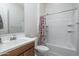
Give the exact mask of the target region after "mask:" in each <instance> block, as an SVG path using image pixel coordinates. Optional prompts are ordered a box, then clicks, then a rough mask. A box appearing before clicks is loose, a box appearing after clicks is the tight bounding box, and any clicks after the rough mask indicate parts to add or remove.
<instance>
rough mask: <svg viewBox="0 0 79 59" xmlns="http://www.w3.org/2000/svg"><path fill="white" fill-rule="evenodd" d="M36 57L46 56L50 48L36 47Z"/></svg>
mask: <svg viewBox="0 0 79 59" xmlns="http://www.w3.org/2000/svg"><path fill="white" fill-rule="evenodd" d="M35 49H36V55H38V56H44V55H47V52H48V51H49V48H48V47H46V46H43V45H38V46H36V48H35Z"/></svg>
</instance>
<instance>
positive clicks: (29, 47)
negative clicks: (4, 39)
mask: <svg viewBox="0 0 79 59" xmlns="http://www.w3.org/2000/svg"><path fill="white" fill-rule="evenodd" d="M34 45H35V44H34V42H31V43H28V44H25V45H22V46H20V47H19V48H16V49H14V50H12V51H9V52H7V53H5V54H3V55H2V56H34V55H35V52H34Z"/></svg>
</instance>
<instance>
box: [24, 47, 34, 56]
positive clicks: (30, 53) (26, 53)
mask: <svg viewBox="0 0 79 59" xmlns="http://www.w3.org/2000/svg"><path fill="white" fill-rule="evenodd" d="M34 55H35V52H34V47H33V48H31V49H29V50H28V51H26V52H25V53H24V56H34Z"/></svg>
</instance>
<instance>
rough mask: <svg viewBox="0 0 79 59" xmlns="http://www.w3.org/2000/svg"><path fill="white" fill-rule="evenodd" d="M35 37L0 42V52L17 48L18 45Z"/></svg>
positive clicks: (26, 42)
mask: <svg viewBox="0 0 79 59" xmlns="http://www.w3.org/2000/svg"><path fill="white" fill-rule="evenodd" d="M35 39H36V38H27V37H23V38H17V39H16V40H11V41H7V42H5V43H2V44H0V54H1V53H3V52H6V51H9V50H11V49H15V48H18V47H19V46H21V45H23V44H28V43H30V42H32V41H34V40H35Z"/></svg>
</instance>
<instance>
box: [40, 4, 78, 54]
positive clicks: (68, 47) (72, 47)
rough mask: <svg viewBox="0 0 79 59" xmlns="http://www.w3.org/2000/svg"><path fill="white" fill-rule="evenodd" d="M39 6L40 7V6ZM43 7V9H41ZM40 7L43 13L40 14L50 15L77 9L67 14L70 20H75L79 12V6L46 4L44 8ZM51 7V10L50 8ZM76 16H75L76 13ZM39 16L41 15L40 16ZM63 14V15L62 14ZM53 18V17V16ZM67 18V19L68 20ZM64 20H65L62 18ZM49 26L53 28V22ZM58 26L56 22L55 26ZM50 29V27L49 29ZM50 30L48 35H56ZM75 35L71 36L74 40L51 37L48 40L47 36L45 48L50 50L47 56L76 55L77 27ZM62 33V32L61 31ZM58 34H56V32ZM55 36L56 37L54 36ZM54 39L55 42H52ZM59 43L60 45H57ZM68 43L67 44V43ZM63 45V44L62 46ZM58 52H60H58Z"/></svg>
mask: <svg viewBox="0 0 79 59" xmlns="http://www.w3.org/2000/svg"><path fill="white" fill-rule="evenodd" d="M40 6H41V5H40ZM43 7H44V8H45V9H43ZM43 7H41V10H42V11H44V12H43V13H42V14H43V15H44V14H47V13H48V14H52V13H57V12H61V11H65V10H71V9H74V8H77V10H76V11H70V12H69V14H71V15H70V16H69V17H70V18H73V19H75V20H76V19H77V18H78V16H77V15H78V10H79V4H73V3H71V4H69V3H47V4H45V6H43ZM51 7H52V8H51ZM75 12H76V13H77V14H76V13H75ZM42 14H41V15H42ZM62 14H63V13H62ZM50 16H51V17H52V15H48V16H46V17H50ZM54 17H55V16H54ZM69 17H67V18H69ZM50 19H51V18H48V20H50ZM53 19H56V18H53ZM64 19H66V18H64ZM49 22H50V23H49V24H51V25H54V26H55V24H54V23H55V21H54V23H52V21H49ZM57 24H58V21H57V22H56V25H57ZM61 25H63V24H62V21H61ZM51 28H52V27H51ZM53 29H55V28H52V29H51V30H53ZM51 30H50V34H51V35H52V34H56V33H54V32H53V33H52V32H51ZM74 30H76V31H75V33H73V35H75V34H76V35H75V37H74V39H67V40H66V39H65V37H64V39H56V38H54V37H53V36H51V37H50V35H49V34H48V35H49V37H50V39H49V38H48V36H46V37H47V38H46V44H47V46H48V47H49V48H50V51H49V54H50V55H53V53H54V55H78V53H77V51H78V50H79V49H78V46H79V45H78V40H77V39H78V37H77V30H78V27H77V26H76V27H75V29H74ZM61 32H62V31H61ZM57 33H58V32H57ZM56 36H57V35H56ZM54 39H55V40H54ZM59 42H60V43H59ZM64 42H66V43H67V44H65V43H64ZM68 42H69V43H68ZM62 43H63V44H62ZM53 51H54V52H53ZM59 51H60V52H59Z"/></svg>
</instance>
